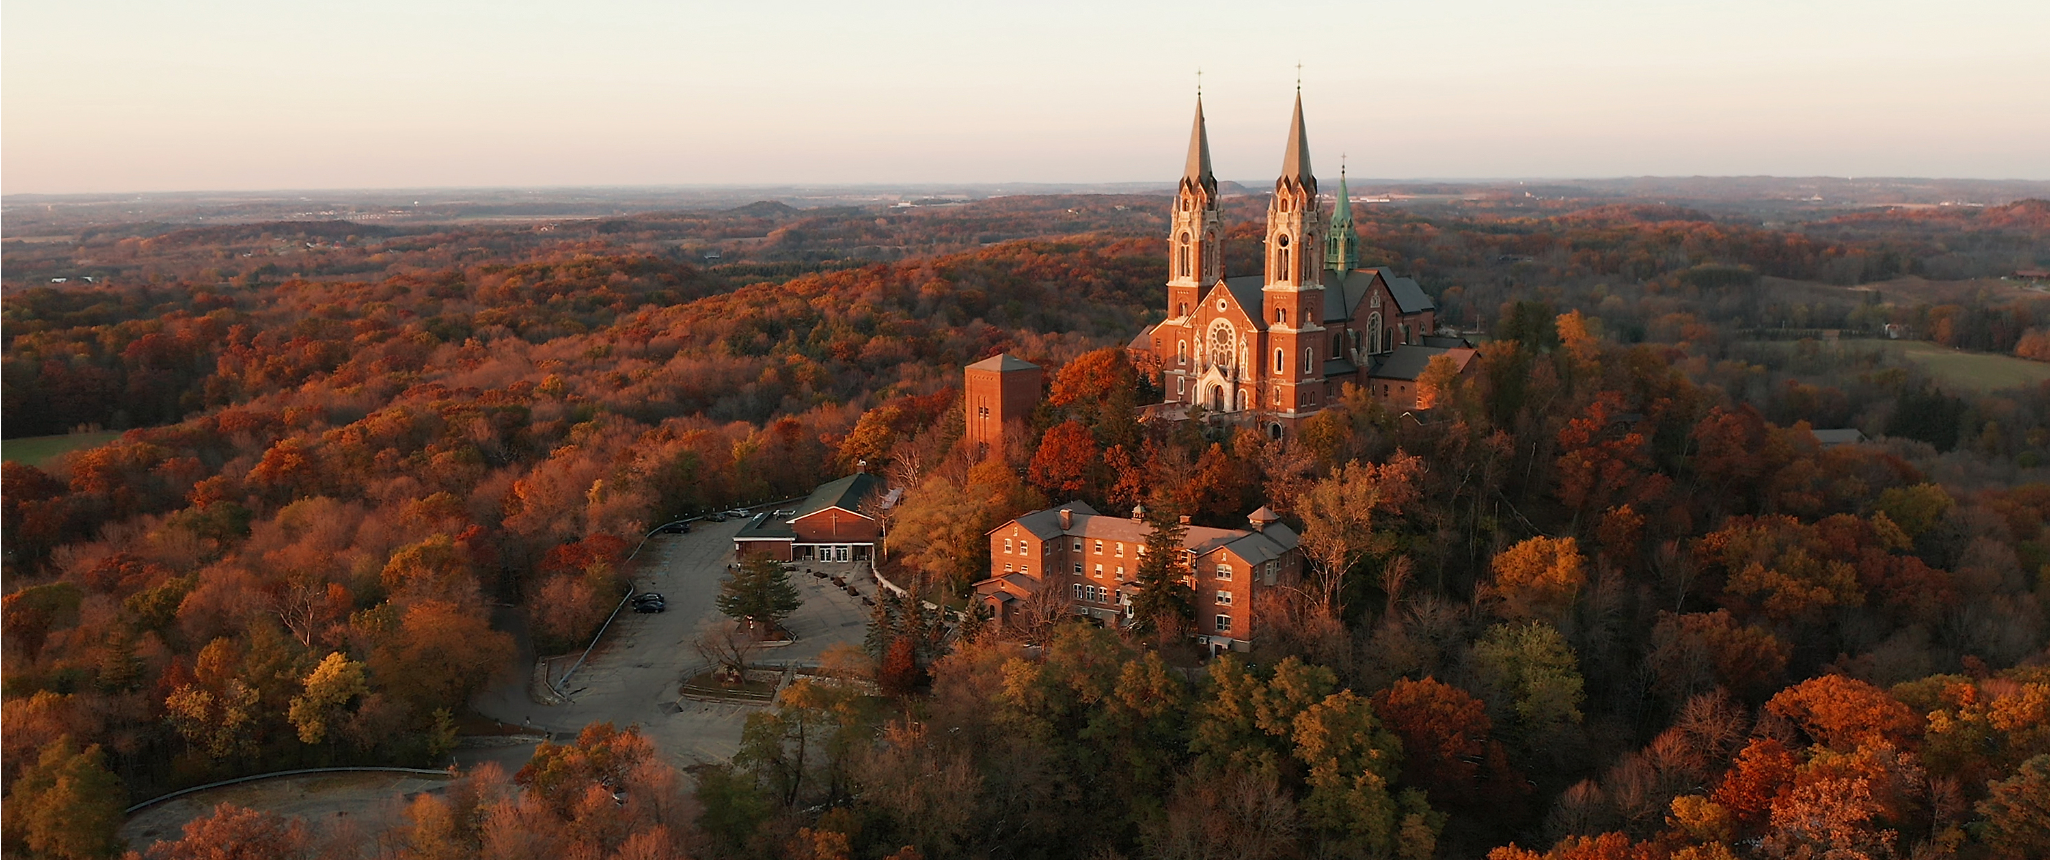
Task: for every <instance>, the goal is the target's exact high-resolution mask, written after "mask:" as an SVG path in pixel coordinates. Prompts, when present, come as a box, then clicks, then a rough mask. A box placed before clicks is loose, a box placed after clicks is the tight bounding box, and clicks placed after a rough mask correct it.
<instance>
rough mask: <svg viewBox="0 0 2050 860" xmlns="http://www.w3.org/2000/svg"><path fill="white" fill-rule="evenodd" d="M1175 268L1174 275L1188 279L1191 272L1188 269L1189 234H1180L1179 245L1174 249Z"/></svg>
mask: <svg viewBox="0 0 2050 860" xmlns="http://www.w3.org/2000/svg"><path fill="white" fill-rule="evenodd" d="M1175 267H1176V274H1178V275H1180V276H1181V277H1184V278H1186V277H1188V276H1189V274H1190V272H1191V271H1192V270H1191V269H1190V268H1189V234H1187V233H1183V234H1182V241H1181V245H1180V246H1179V247H1177V248H1176V249H1175Z"/></svg>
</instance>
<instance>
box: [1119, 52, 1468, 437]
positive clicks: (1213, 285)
mask: <svg viewBox="0 0 2050 860" xmlns="http://www.w3.org/2000/svg"><path fill="white" fill-rule="evenodd" d="M1222 212H1223V210H1222V207H1221V201H1220V198H1219V196H1218V190H1217V179H1216V177H1215V176H1213V175H1212V174H1211V169H1210V138H1209V134H1208V131H1207V130H1206V129H1205V127H1204V121H1203V105H1202V100H1201V98H1200V97H1199V98H1198V99H1197V104H1196V122H1195V127H1194V129H1193V130H1192V131H1191V132H1190V136H1189V155H1188V162H1187V165H1186V167H1185V169H1184V170H1183V173H1182V179H1181V182H1180V184H1179V186H1178V187H1177V189H1176V192H1175V202H1174V209H1173V212H1172V213H1171V218H1170V228H1169V235H1168V280H1167V319H1166V320H1163V321H1162V322H1160V323H1158V324H1157V325H1154V326H1153V327H1151V328H1149V329H1147V330H1146V331H1144V332H1142V333H1140V335H1139V336H1138V337H1137V338H1136V339H1134V340H1133V342H1132V345H1131V348H1132V349H1133V350H1134V351H1135V352H1138V353H1141V355H1140V356H1139V359H1140V361H1139V364H1140V366H1142V367H1146V368H1157V369H1158V372H1159V373H1160V380H1161V383H1162V386H1163V390H1165V391H1166V405H1167V406H1168V407H1170V408H1171V409H1172V410H1174V411H1176V412H1179V413H1182V414H1186V412H1187V410H1189V409H1190V408H1194V407H1200V408H1202V409H1203V410H1205V411H1206V412H1208V413H1210V414H1220V413H1221V414H1225V415H1228V416H1231V417H1233V418H1234V419H1236V420H1243V421H1248V422H1250V423H1253V424H1256V425H1257V426H1260V427H1262V428H1263V429H1265V430H1266V432H1268V433H1269V434H1270V435H1272V436H1274V437H1276V438H1280V437H1281V436H1283V435H1286V434H1288V433H1289V432H1291V431H1292V430H1293V429H1294V428H1295V427H1296V425H1297V424H1299V423H1301V422H1302V421H1303V420H1305V419H1307V418H1308V417H1309V416H1311V415H1314V414H1316V413H1317V411H1318V410H1320V409H1322V408H1324V406H1326V405H1327V404H1329V403H1331V402H1332V401H1333V400H1334V399H1335V398H1336V397H1337V396H1338V395H1339V393H1340V391H1341V388H1342V387H1343V385H1344V384H1346V383H1352V384H1355V385H1359V386H1361V387H1363V388H1365V389H1367V390H1368V391H1370V392H1372V393H1374V394H1375V396H1377V397H1384V398H1385V399H1387V400H1388V401H1389V402H1390V404H1391V405H1394V406H1399V407H1401V408H1413V407H1414V405H1415V400H1416V398H1415V394H1414V383H1415V375H1414V374H1411V375H1409V376H1408V377H1407V379H1406V380H1405V379H1403V378H1401V377H1399V376H1398V374H1402V373H1406V372H1407V371H1408V369H1409V367H1410V365H1418V366H1421V365H1422V364H1426V363H1428V361H1429V358H1430V356H1431V355H1436V354H1442V353H1445V352H1446V351H1448V350H1452V349H1462V348H1469V347H1470V346H1471V344H1468V343H1466V342H1465V341H1464V340H1462V339H1460V338H1457V337H1440V336H1439V335H1437V334H1436V331H1435V329H1436V326H1437V306H1436V305H1435V304H1434V303H1433V302H1432V301H1431V298H1430V296H1428V295H1425V293H1424V291H1423V290H1422V289H1421V288H1420V287H1418V286H1417V283H1416V282H1415V281H1413V280H1411V279H1409V278H1400V277H1396V276H1395V273H1394V272H1393V271H1391V270H1389V269H1387V268H1362V267H1360V265H1359V237H1358V235H1357V234H1356V233H1355V232H1354V231H1353V221H1352V202H1351V198H1350V196H1349V195H1348V193H1347V190H1346V186H1345V179H1344V177H1343V175H1341V176H1340V178H1339V181H1338V196H1337V200H1336V206H1335V207H1334V209H1333V214H1332V216H1331V217H1330V219H1329V220H1328V223H1327V219H1326V218H1325V216H1324V213H1323V207H1322V204H1321V202H1320V199H1319V197H1318V190H1317V177H1316V175H1315V174H1314V173H1313V172H1312V171H1311V169H1310V146H1309V133H1308V131H1307V130H1306V129H1305V127H1304V125H1303V100H1302V95H1301V94H1300V93H1298V94H1297V95H1296V103H1295V115H1294V117H1293V118H1292V120H1291V121H1290V124H1289V130H1288V145H1287V148H1286V149H1284V150H1283V154H1282V162H1281V176H1280V177H1279V178H1277V179H1275V181H1274V191H1273V194H1272V196H1271V197H1270V199H1269V201H1268V206H1267V230H1266V238H1265V240H1264V243H1265V246H1266V247H1265V252H1264V254H1263V256H1264V260H1265V262H1264V269H1265V270H1264V272H1263V273H1262V274H1259V275H1243V276H1238V277H1230V276H1227V275H1226V274H1225V272H1224V253H1223V236H1224V221H1223V214H1222ZM1418 351H1421V352H1418ZM1405 353H1414V354H1408V355H1406V354H1405ZM1418 356H1421V359H1422V360H1421V361H1418V360H1415V359H1416V358H1417V357H1418ZM1467 357H1470V356H1455V357H1454V360H1455V362H1456V363H1458V364H1459V366H1460V367H1461V368H1462V369H1463V368H1464V367H1465V361H1464V358H1467ZM1404 381H1406V382H1408V383H1409V386H1408V389H1409V390H1410V395H1409V397H1408V400H1407V401H1406V402H1405V401H1404V400H1403V399H1402V398H1400V397H1399V396H1397V395H1396V394H1395V391H1396V389H1397V388H1398V387H1401V386H1398V385H1397V383H1399V382H1404Z"/></svg>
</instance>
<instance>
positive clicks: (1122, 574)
mask: <svg viewBox="0 0 2050 860" xmlns="http://www.w3.org/2000/svg"><path fill="white" fill-rule="evenodd" d="M1117 576H1118V581H1119V582H1124V581H1125V566H1124V565H1122V564H1121V565H1118V571H1117Z"/></svg>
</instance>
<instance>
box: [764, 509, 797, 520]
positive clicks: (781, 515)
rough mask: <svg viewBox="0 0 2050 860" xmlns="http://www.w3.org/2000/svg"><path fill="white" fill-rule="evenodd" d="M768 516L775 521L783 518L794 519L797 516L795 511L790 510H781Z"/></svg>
mask: <svg viewBox="0 0 2050 860" xmlns="http://www.w3.org/2000/svg"><path fill="white" fill-rule="evenodd" d="M770 516H773V517H775V518H777V519H782V518H784V517H794V516H797V511H796V510H794V509H791V508H784V509H783V510H780V511H777V512H775V513H774V514H771V515H770Z"/></svg>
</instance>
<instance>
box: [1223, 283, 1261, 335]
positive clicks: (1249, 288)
mask: <svg viewBox="0 0 2050 860" xmlns="http://www.w3.org/2000/svg"><path fill="white" fill-rule="evenodd" d="M1266 284H1267V279H1266V278H1265V277H1263V276H1261V275H1240V276H1238V277H1236V278H1225V279H1224V288H1225V289H1226V290H1229V291H1231V299H1232V301H1235V302H1238V304H1239V309H1240V310H1243V311H1245V312H1246V318H1247V319H1250V320H1252V321H1253V328H1256V329H1259V330H1261V331H1265V330H1266V329H1267V320H1266V319H1265V313H1266V312H1265V310H1264V308H1266V307H1267V297H1266V294H1264V293H1262V292H1261V291H1260V288H1261V287H1263V286H1266Z"/></svg>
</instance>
